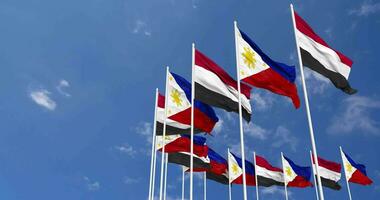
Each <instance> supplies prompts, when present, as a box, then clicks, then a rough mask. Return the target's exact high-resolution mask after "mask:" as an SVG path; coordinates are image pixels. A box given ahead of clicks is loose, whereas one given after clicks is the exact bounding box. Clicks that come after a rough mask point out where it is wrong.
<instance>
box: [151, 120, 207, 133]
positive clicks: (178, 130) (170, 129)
mask: <svg viewBox="0 0 380 200" xmlns="http://www.w3.org/2000/svg"><path fill="white" fill-rule="evenodd" d="M163 128H164V125H163V124H162V123H161V122H157V127H156V135H162V134H163ZM190 132H191V128H187V129H181V128H177V127H174V126H168V125H166V133H165V135H179V134H190ZM201 132H202V131H201V130H200V129H197V128H194V134H197V133H201Z"/></svg>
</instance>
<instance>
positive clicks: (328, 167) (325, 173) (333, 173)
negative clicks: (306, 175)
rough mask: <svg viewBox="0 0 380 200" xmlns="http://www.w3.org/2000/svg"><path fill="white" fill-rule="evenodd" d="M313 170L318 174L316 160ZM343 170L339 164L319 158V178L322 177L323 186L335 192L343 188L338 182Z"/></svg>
mask: <svg viewBox="0 0 380 200" xmlns="http://www.w3.org/2000/svg"><path fill="white" fill-rule="evenodd" d="M313 168H314V172H316V166H315V161H314V158H313ZM341 170H342V166H341V165H340V164H339V163H336V162H333V161H329V160H325V159H323V158H320V157H318V172H319V176H320V177H321V181H322V186H324V187H328V188H330V189H333V190H340V189H341V188H342V187H341V186H340V185H339V183H338V182H339V180H340V178H341ZM314 176H316V174H314Z"/></svg>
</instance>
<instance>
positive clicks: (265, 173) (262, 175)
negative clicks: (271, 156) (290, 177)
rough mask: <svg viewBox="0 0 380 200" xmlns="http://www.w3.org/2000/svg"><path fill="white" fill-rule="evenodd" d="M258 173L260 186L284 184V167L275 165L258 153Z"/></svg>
mask: <svg viewBox="0 0 380 200" xmlns="http://www.w3.org/2000/svg"><path fill="white" fill-rule="evenodd" d="M256 175H257V182H258V185H259V186H264V187H270V186H272V185H279V186H284V174H283V172H282V169H280V168H277V167H273V166H272V165H271V164H269V162H268V161H267V160H265V158H263V157H261V156H258V155H256Z"/></svg>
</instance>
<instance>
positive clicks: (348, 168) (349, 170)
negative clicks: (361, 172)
mask: <svg viewBox="0 0 380 200" xmlns="http://www.w3.org/2000/svg"><path fill="white" fill-rule="evenodd" d="M346 169H347V171H348V172H350V173H351V172H352V165H351V164H350V163H346Z"/></svg>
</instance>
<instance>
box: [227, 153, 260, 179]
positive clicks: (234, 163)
mask: <svg viewBox="0 0 380 200" xmlns="http://www.w3.org/2000/svg"><path fill="white" fill-rule="evenodd" d="M245 173H246V176H245V177H246V182H247V185H251V186H255V185H256V181H255V168H254V166H253V164H252V163H251V162H248V161H245ZM228 175H229V181H230V183H234V184H243V167H242V159H241V158H239V157H237V156H235V155H234V154H232V153H229V154H228Z"/></svg>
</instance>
